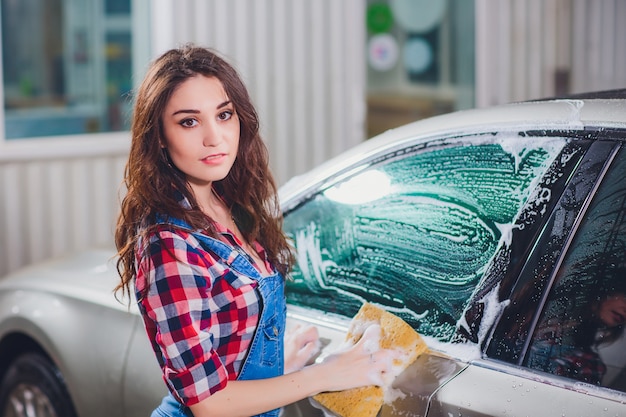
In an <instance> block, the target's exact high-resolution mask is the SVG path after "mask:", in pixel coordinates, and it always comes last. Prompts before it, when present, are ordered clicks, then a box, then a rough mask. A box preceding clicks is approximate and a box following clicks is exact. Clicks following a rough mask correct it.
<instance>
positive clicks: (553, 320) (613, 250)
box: [526, 152, 626, 390]
mask: <svg viewBox="0 0 626 417" xmlns="http://www.w3.org/2000/svg"><path fill="white" fill-rule="evenodd" d="M625 177H626V157H625V154H624V152H621V154H620V156H618V158H617V161H616V162H615V164H614V165H613V167H612V168H611V171H610V172H609V173H608V175H607V176H606V177H605V179H604V181H603V184H602V185H601V187H600V188H599V190H598V192H597V194H596V195H595V197H594V199H593V202H592V203H591V205H590V208H589V210H588V211H587V213H586V215H585V218H584V220H583V222H582V223H581V226H580V228H579V230H578V232H577V234H576V237H575V239H574V241H573V243H572V245H571V246H570V247H571V249H570V251H569V253H568V254H567V256H566V258H565V259H564V262H563V264H562V266H561V268H560V269H559V272H558V276H557V281H556V284H555V285H554V287H553V288H552V289H551V291H550V293H549V295H548V299H547V302H546V304H545V308H544V310H543V312H542V314H541V317H540V319H539V322H538V325H537V327H536V329H535V331H534V335H533V339H532V342H531V345H530V349H529V351H528V354H527V358H526V365H527V366H528V367H530V368H534V369H539V370H543V371H546V372H550V373H553V374H555V375H560V376H565V377H569V378H572V379H575V380H579V381H583V382H587V383H591V384H596V385H604V386H610V387H613V388H617V389H621V390H624V385H625V382H624V377H623V376H622V377H620V372H621V370H622V368H623V367H624V366H625V365H626V357H625V356H624V354H623V352H624V348H625V347H626V342H625V341H624V339H623V337H622V333H623V327H624V323H625V321H626V252H625V251H626V182H624V180H623V179H624V178H625Z"/></svg>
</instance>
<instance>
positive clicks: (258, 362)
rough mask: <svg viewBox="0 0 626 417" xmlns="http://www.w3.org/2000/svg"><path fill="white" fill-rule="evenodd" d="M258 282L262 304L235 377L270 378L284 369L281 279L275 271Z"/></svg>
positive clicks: (273, 415) (267, 415)
mask: <svg viewBox="0 0 626 417" xmlns="http://www.w3.org/2000/svg"><path fill="white" fill-rule="evenodd" d="M258 283H259V285H258V289H259V292H260V294H261V299H262V301H263V308H262V309H261V317H260V318H259V324H258V325H257V330H256V333H255V334H254V338H253V339H252V343H251V345H250V350H249V351H248V356H247V357H246V360H245V361H244V363H243V366H242V367H241V370H240V372H239V377H238V378H237V379H238V380H251V379H263V378H271V377H275V376H279V375H282V374H283V372H284V336H285V326H286V321H287V318H286V311H287V307H286V303H285V295H284V279H283V277H282V275H280V274H278V273H277V274H274V275H271V276H266V277H262V278H261V279H260V280H259V281H258ZM251 395H255V393H251ZM279 412H280V410H279V409H275V410H271V411H268V412H265V413H263V414H258V416H263V417H276V416H278V414H279Z"/></svg>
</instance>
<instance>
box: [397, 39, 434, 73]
mask: <svg viewBox="0 0 626 417" xmlns="http://www.w3.org/2000/svg"><path fill="white" fill-rule="evenodd" d="M403 52H404V66H405V67H406V70H407V71H408V72H410V73H413V74H420V73H422V72H424V71H426V70H427V69H428V68H429V67H430V66H431V64H432V62H433V56H434V54H433V49H432V47H431V46H430V44H429V43H428V42H427V41H426V39H424V38H421V37H412V38H410V39H408V40H407V41H406V42H405V43H404V51H403Z"/></svg>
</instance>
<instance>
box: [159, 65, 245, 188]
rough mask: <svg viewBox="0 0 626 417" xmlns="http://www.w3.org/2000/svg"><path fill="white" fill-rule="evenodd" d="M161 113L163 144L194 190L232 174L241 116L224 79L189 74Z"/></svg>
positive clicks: (208, 185)
mask: <svg viewBox="0 0 626 417" xmlns="http://www.w3.org/2000/svg"><path fill="white" fill-rule="evenodd" d="M161 117H162V122H163V132H164V134H165V142H166V143H164V144H162V146H164V147H166V148H167V151H168V153H169V155H170V159H171V161H172V163H173V164H174V165H176V167H177V168H178V169H179V170H181V171H182V172H183V173H184V174H185V175H186V177H187V181H188V182H189V184H190V185H191V187H192V189H194V191H200V189H202V188H204V187H210V186H211V183H212V182H213V181H219V180H222V179H224V178H225V177H226V176H227V175H228V172H229V171H230V169H231V167H232V166H233V163H234V162H235V158H236V156H237V149H238V147H239V117H237V113H236V112H235V107H234V105H233V103H232V102H231V101H230V99H229V98H228V96H227V95H226V91H225V90H224V86H223V85H222V82H221V81H220V80H218V79H217V78H215V77H205V76H203V75H196V76H194V77H192V78H188V79H187V80H185V81H184V82H183V83H182V84H180V85H179V86H178V87H177V88H176V89H175V90H174V93H173V94H172V96H171V97H170V99H169V101H168V102H167V105H166V106H165V111H164V112H163V115H162V116H161Z"/></svg>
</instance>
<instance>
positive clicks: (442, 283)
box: [285, 137, 564, 341]
mask: <svg viewBox="0 0 626 417" xmlns="http://www.w3.org/2000/svg"><path fill="white" fill-rule="evenodd" d="M474 139H477V138H474ZM563 142H564V141H563V140H556V139H554V140H551V141H550V142H546V141H544V142H542V141H537V140H536V139H534V140H528V139H525V138H521V137H511V138H509V139H503V140H502V141H501V142H498V143H495V142H494V141H493V140H492V141H491V142H490V143H485V142H484V141H483V143H482V144H477V145H471V146H470V145H467V142H465V145H458V146H447V147H443V148H442V147H439V148H437V149H432V150H427V151H423V150H421V151H419V152H411V150H407V152H405V153H404V154H403V156H402V157H401V158H400V159H398V157H394V158H392V160H390V161H387V162H386V163H381V164H377V165H375V166H372V167H370V168H368V169H367V170H365V171H362V172H361V173H359V174H358V175H356V176H353V177H352V178H349V179H347V180H345V181H344V182H342V183H339V184H337V185H335V186H333V187H331V188H329V189H327V190H325V191H323V192H320V193H318V194H317V195H315V196H314V197H313V198H311V199H310V200H309V201H307V202H306V203H305V204H302V205H301V206H299V207H298V208H297V209H295V210H294V211H292V212H290V213H287V214H286V216H285V230H286V231H287V233H288V234H289V236H290V237H291V238H292V239H293V242H294V245H295V247H296V249H297V257H298V266H297V267H296V268H295V270H294V273H293V280H291V281H289V282H288V284H287V285H288V293H287V297H288V300H289V302H291V303H295V304H298V305H302V306H308V307H313V308H318V309H321V310H324V311H327V312H333V313H339V314H342V315H345V316H349V317H350V316H352V315H354V314H355V313H356V311H357V310H358V308H359V307H360V305H361V303H362V302H363V301H369V302H373V303H378V304H382V305H384V306H385V307H386V308H387V309H388V310H389V311H393V312H395V313H396V314H398V315H400V316H402V317H403V318H404V319H405V320H407V321H408V322H409V323H410V324H411V325H412V326H414V328H416V329H417V330H418V331H419V332H421V333H422V334H424V335H428V336H433V337H437V338H438V339H439V340H442V341H443V340H448V339H449V338H450V337H451V336H452V334H453V333H454V328H455V324H456V321H457V320H458V317H460V315H461V312H462V311H463V308H464V306H465V304H466V302H467V300H468V298H469V297H470V295H471V294H472V291H473V290H474V287H475V286H476V284H477V282H478V281H479V280H480V278H481V276H482V274H483V273H484V271H485V268H486V265H487V264H488V262H489V260H490V259H491V258H492V257H493V255H494V253H495V252H496V250H497V248H498V245H499V243H500V242H501V241H502V240H503V236H508V231H509V229H508V228H510V225H511V224H512V223H513V220H514V218H515V216H516V214H517V213H518V212H519V211H520V208H521V207H522V205H523V204H524V202H525V201H526V200H527V199H528V197H529V194H530V192H531V190H532V188H533V185H534V184H536V182H537V178H538V176H540V175H541V174H542V173H543V172H545V170H546V169H547V167H548V166H549V165H550V163H551V161H552V160H553V159H554V157H555V155H556V154H557V152H558V151H559V150H560V149H561V147H562V146H563Z"/></svg>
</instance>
